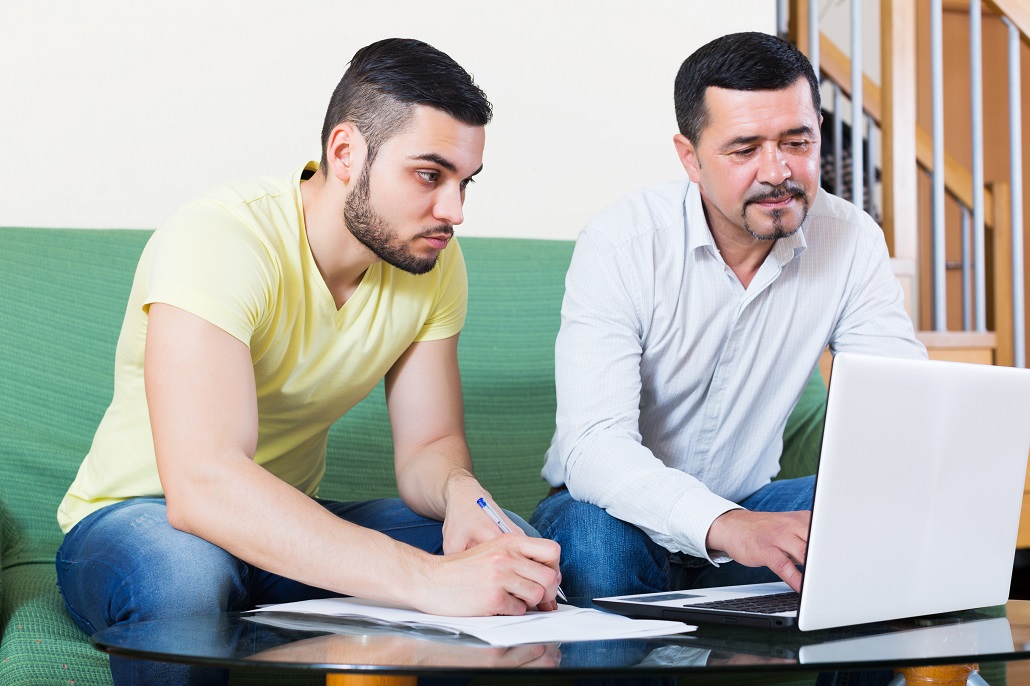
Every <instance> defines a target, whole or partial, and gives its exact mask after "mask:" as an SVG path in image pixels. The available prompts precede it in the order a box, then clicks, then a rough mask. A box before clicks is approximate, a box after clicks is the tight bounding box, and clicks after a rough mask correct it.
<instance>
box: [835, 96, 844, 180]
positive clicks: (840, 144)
mask: <svg viewBox="0 0 1030 686" xmlns="http://www.w3.org/2000/svg"><path fill="white" fill-rule="evenodd" d="M843 112H844V98H843V96H842V94H841V90H840V86H838V85H837V84H836V82H833V169H834V175H833V194H834V195H836V196H837V197H839V198H842V197H844V117H843V116H842V114H843Z"/></svg>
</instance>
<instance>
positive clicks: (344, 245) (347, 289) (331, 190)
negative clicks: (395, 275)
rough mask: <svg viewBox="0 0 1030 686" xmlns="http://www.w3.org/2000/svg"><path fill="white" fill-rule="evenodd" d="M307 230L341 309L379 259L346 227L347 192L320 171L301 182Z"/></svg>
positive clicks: (324, 279)
mask: <svg viewBox="0 0 1030 686" xmlns="http://www.w3.org/2000/svg"><path fill="white" fill-rule="evenodd" d="M300 196H301V201H302V203H303V206H304V229H305V231H306V233H307V238H308V246H310V248H311V257H312V258H313V259H314V260H315V265H316V266H317V267H318V271H319V273H320V274H321V275H322V280H323V281H324V282H325V285H326V287H328V288H329V292H330V293H331V294H332V296H333V300H335V301H336V307H337V308H340V307H343V305H344V304H345V303H346V302H347V300H348V299H349V298H350V296H351V295H353V294H354V291H355V290H357V288H358V284H360V283H361V278H362V277H363V276H364V274H365V271H366V270H367V269H368V268H369V267H370V266H371V265H372V264H374V263H375V262H377V261H378V260H379V258H378V257H377V256H376V255H375V254H374V253H372V252H371V251H370V250H369V249H368V248H366V247H365V246H364V245H362V244H361V243H360V242H359V241H358V240H357V239H356V238H354V236H353V235H351V232H350V231H349V230H348V229H347V224H346V222H345V221H344V219H343V212H342V208H343V205H344V202H345V200H346V193H345V192H344V189H343V188H342V187H339V185H338V184H333V183H331V182H330V181H329V180H327V178H326V177H325V176H324V175H323V174H322V173H321V172H315V174H314V176H312V177H311V178H310V179H308V180H307V181H304V182H302V183H301V184H300Z"/></svg>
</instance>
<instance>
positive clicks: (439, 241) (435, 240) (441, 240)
mask: <svg viewBox="0 0 1030 686" xmlns="http://www.w3.org/2000/svg"><path fill="white" fill-rule="evenodd" d="M422 238H424V239H426V241H428V242H429V244H430V245H431V246H433V247H434V248H436V249H437V250H443V249H444V248H446V247H447V243H449V242H450V240H451V235H450V234H446V233H436V234H433V235H431V236H423V237H422Z"/></svg>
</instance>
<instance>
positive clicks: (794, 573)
mask: <svg viewBox="0 0 1030 686" xmlns="http://www.w3.org/2000/svg"><path fill="white" fill-rule="evenodd" d="M767 566H768V567H769V569H771V570H772V571H773V573H774V574H776V576H778V577H780V578H781V579H783V581H785V582H786V583H787V585H788V586H790V587H791V588H792V589H793V590H794V592H795V593H800V592H801V572H799V571H798V568H797V567H796V566H795V564H794V560H792V559H791V558H790V556H789V555H787V554H785V553H781V554H780V555H778V556H777V557H776V558H775V559H774V560H773V561H772V562H771V563H770V564H768V565H767Z"/></svg>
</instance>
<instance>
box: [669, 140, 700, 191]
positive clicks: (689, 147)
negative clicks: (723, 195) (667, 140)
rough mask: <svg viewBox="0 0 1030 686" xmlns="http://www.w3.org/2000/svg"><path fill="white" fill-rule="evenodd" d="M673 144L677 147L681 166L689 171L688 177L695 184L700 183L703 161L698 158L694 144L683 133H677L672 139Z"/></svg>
mask: <svg viewBox="0 0 1030 686" xmlns="http://www.w3.org/2000/svg"><path fill="white" fill-rule="evenodd" d="M672 144H673V145H674V146H676V155H677V156H678V157H679V158H680V164H682V165H683V168H684V169H686V170H687V176H688V177H690V180H691V181H693V182H694V183H700V182H701V173H700V170H701V160H699V159H698V157H697V150H696V149H695V148H694V144H693V143H691V142H690V139H688V138H687V137H686V136H684V135H683V134H682V133H677V134H676V135H675V136H673V137H672Z"/></svg>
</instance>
